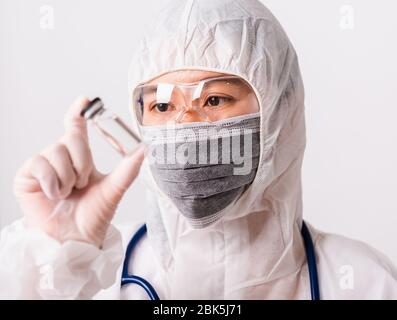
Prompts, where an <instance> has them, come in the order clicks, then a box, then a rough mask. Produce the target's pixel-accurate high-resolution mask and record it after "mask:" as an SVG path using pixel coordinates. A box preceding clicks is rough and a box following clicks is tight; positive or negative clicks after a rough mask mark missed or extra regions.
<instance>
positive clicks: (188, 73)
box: [147, 70, 226, 84]
mask: <svg viewBox="0 0 397 320" xmlns="http://www.w3.org/2000/svg"><path fill="white" fill-rule="evenodd" d="M224 75H226V74H224V73H219V72H213V71H202V70H178V71H173V72H168V73H166V74H163V75H161V76H159V77H157V78H155V79H153V80H151V81H149V82H147V84H157V83H160V82H168V83H192V82H197V81H200V80H204V79H208V78H213V77H219V76H224Z"/></svg>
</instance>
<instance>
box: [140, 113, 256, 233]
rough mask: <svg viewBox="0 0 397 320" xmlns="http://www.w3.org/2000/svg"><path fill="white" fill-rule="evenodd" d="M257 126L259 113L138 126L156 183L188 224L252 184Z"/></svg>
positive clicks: (198, 223)
mask: <svg viewBox="0 0 397 320" xmlns="http://www.w3.org/2000/svg"><path fill="white" fill-rule="evenodd" d="M259 128H260V116H259V114H258V113H255V114H251V115H244V116H239V117H234V118H231V119H227V120H221V121H217V122H212V123H208V122H204V123H200V122H199V123H188V124H176V125H175V124H174V125H164V126H143V127H141V132H142V137H143V141H144V142H146V144H147V145H148V147H149V152H148V155H147V160H148V161H149V165H150V169H151V171H152V175H153V177H154V179H155V181H156V183H157V185H158V186H159V188H160V189H161V190H162V191H163V192H164V193H165V194H166V195H167V196H168V197H169V198H170V199H171V200H172V202H173V203H174V204H175V206H176V207H177V208H178V209H179V211H180V212H181V213H182V214H183V215H184V216H185V217H187V218H188V220H189V222H190V223H191V225H192V226H193V227H195V228H204V227H206V226H208V225H209V224H211V223H213V222H215V221H216V220H218V219H219V218H220V217H221V216H222V215H223V214H224V212H225V209H226V208H227V206H228V205H230V204H231V203H232V202H233V201H234V200H236V199H237V198H238V197H239V196H240V195H241V194H242V193H243V192H244V191H245V190H246V189H247V188H248V187H249V185H250V184H251V183H252V181H253V180H254V178H255V175H256V171H257V167H258V163H259V152H260V144H259V134H260V133H259Z"/></svg>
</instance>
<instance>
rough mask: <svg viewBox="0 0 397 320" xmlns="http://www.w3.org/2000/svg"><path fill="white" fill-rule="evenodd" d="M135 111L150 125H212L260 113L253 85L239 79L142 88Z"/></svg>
mask: <svg viewBox="0 0 397 320" xmlns="http://www.w3.org/2000/svg"><path fill="white" fill-rule="evenodd" d="M133 108H134V112H135V114H136V117H137V119H138V122H139V123H140V124H141V125H149V126H150V125H162V124H166V123H169V122H172V123H182V122H201V121H208V122H213V121H218V120H223V119H227V118H231V117H235V116H239V115H243V114H250V113H256V112H258V111H259V106H258V102H257V99H256V96H255V93H254V91H253V90H252V88H251V86H250V85H249V84H248V83H247V82H246V81H244V80H243V79H241V78H239V77H237V76H222V77H217V78H210V79H205V80H202V81H199V82H196V83H189V84H181V83H156V84H144V85H140V86H138V87H136V88H135V90H134V92H133Z"/></svg>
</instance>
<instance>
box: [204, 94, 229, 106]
mask: <svg viewBox="0 0 397 320" xmlns="http://www.w3.org/2000/svg"><path fill="white" fill-rule="evenodd" d="M229 100H230V99H229V98H225V97H218V96H212V97H209V98H208V99H207V101H206V103H205V105H206V106H210V107H219V106H221V105H222V104H224V103H226V102H228V101H229Z"/></svg>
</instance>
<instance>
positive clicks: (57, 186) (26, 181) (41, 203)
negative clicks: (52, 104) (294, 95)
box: [14, 98, 145, 247]
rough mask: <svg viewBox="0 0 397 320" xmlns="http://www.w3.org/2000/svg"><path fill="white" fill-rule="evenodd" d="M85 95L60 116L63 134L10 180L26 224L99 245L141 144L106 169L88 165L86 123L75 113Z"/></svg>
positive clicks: (137, 165) (84, 102)
mask: <svg viewBox="0 0 397 320" xmlns="http://www.w3.org/2000/svg"><path fill="white" fill-rule="evenodd" d="M88 102H89V100H88V99H86V98H79V99H77V100H76V101H75V102H74V103H73V104H72V106H71V107H70V109H69V110H68V112H67V113H66V115H65V119H64V126H65V134H64V136H62V137H61V139H60V140H59V141H58V142H57V143H55V144H54V145H52V146H50V147H48V148H46V149H45V150H43V151H42V152H41V153H40V154H38V155H36V156H34V157H32V158H30V159H29V160H27V161H26V162H25V163H24V164H23V165H22V167H21V168H20V169H19V170H18V172H17V174H16V177H15V180H14V194H15V196H16V198H17V201H18V202H19V204H20V206H21V208H22V211H23V213H24V218H25V223H26V225H27V227H32V228H39V229H41V230H43V231H44V232H46V233H47V234H48V235H50V236H51V237H53V238H55V239H57V240H58V241H60V242H64V241H66V240H78V241H85V242H88V243H91V244H94V245H96V246H98V247H100V246H101V245H102V242H103V240H104V238H105V235H106V231H107V229H108V226H109V224H110V222H111V220H112V218H113V216H114V213H115V210H116V207H117V205H118V203H119V202H120V200H121V199H122V196H123V194H124V193H125V191H126V190H127V189H128V187H129V186H130V185H131V183H132V182H133V181H134V179H135V177H136V176H137V174H138V172H139V168H140V166H141V163H142V161H143V158H144V151H145V147H144V145H139V146H138V147H137V149H136V150H135V152H133V153H132V154H131V155H129V156H127V157H125V158H124V159H123V160H122V161H121V163H120V164H119V166H118V167H117V168H116V169H115V170H114V171H113V172H112V173H110V174H108V175H103V174H101V173H100V172H98V171H97V170H96V168H95V167H94V164H93V159H92V154H91V151H90V147H89V143H88V135H87V125H86V121H85V120H84V118H82V117H81V116H80V112H81V111H82V109H83V108H84V107H85V106H87V104H88Z"/></svg>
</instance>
